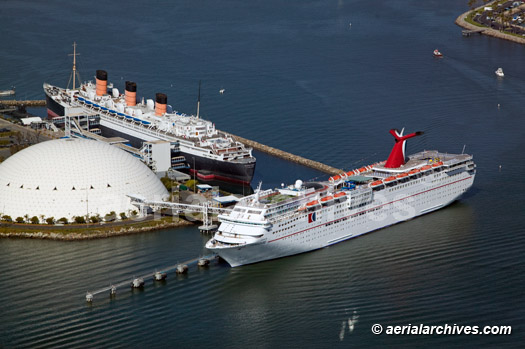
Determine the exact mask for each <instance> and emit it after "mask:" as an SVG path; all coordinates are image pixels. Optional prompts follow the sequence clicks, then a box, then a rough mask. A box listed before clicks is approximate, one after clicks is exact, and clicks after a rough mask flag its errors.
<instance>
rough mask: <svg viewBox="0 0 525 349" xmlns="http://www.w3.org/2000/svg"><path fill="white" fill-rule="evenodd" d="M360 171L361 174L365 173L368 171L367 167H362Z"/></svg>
mask: <svg viewBox="0 0 525 349" xmlns="http://www.w3.org/2000/svg"><path fill="white" fill-rule="evenodd" d="M358 171H359V173H363V172H365V171H366V168H365V167H361V168H360V169H359V170H358Z"/></svg>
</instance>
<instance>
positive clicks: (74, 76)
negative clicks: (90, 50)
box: [67, 42, 80, 90]
mask: <svg viewBox="0 0 525 349" xmlns="http://www.w3.org/2000/svg"><path fill="white" fill-rule="evenodd" d="M68 56H73V71H72V72H71V76H72V77H73V90H74V89H75V78H76V77H77V76H78V80H79V81H80V74H79V73H78V71H77V56H80V53H77V43H76V42H73V54H69V55H68ZM69 81H70V82H71V78H69ZM67 85H68V87H69V83H68V84H67Z"/></svg>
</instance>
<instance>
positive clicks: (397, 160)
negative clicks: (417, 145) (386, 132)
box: [385, 129, 423, 168]
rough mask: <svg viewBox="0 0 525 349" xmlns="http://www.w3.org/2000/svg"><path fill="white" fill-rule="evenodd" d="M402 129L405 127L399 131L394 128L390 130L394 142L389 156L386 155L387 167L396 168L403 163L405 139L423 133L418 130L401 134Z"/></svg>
mask: <svg viewBox="0 0 525 349" xmlns="http://www.w3.org/2000/svg"><path fill="white" fill-rule="evenodd" d="M404 130H405V129H402V130H401V131H399V130H396V129H392V130H390V134H391V135H392V136H394V138H395V140H396V144H394V147H393V148H392V151H391V152H390V156H389V157H388V160H386V163H385V167H387V168H398V167H400V166H401V165H404V164H405V146H406V140H407V139H409V138H412V137H415V136H419V135H422V134H423V132H421V131H418V132H414V133H410V134H408V135H405V136H403V131H404Z"/></svg>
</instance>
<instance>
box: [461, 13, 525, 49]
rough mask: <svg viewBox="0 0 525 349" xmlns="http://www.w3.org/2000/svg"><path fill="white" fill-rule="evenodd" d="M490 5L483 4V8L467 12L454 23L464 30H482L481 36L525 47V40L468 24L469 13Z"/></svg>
mask: <svg viewBox="0 0 525 349" xmlns="http://www.w3.org/2000/svg"><path fill="white" fill-rule="evenodd" d="M490 4H491V3H487V4H483V5H482V6H479V7H476V8H475V9H473V10H469V11H467V12H464V13H462V14H461V15H459V16H458V18H456V20H455V22H454V23H456V25H458V26H459V27H461V28H463V29H467V30H475V31H479V30H481V31H480V34H483V35H487V36H491V37H494V38H498V39H503V40H507V41H512V42H515V43H517V44H522V45H525V38H519V37H517V36H514V35H510V34H505V33H503V32H500V31H499V30H496V29H492V28H489V27H485V26H477V25H473V24H470V23H469V22H467V21H466V20H465V18H467V16H468V15H469V13H471V12H472V11H477V10H479V9H481V8H483V7H486V6H488V5H490Z"/></svg>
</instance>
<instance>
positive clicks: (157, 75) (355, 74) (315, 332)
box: [0, 0, 525, 348]
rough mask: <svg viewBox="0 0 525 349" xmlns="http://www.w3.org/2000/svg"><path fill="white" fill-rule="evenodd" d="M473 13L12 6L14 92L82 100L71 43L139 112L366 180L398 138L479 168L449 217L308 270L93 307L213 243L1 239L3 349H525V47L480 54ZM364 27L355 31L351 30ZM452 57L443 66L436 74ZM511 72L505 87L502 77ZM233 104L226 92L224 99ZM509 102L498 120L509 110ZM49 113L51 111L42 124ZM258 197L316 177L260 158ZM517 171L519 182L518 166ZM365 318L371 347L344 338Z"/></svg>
mask: <svg viewBox="0 0 525 349" xmlns="http://www.w3.org/2000/svg"><path fill="white" fill-rule="evenodd" d="M467 8H468V7H467V2H466V1H452V0H441V1H435V0H432V1H424V2H421V1H413V0H412V1H399V0H393V1H388V2H385V1H368V2H364V1H353V0H346V1H345V0H338V1H286V2H282V1H272V0H267V1H251V2H243V1H234V0H222V1H209V0H202V1H178V2H172V1H154V2H144V1H93V2H71V1H65V0H63V1H59V0H49V1H45V2H42V1H16V0H3V1H2V4H1V6H0V17H1V18H2V26H1V27H0V33H1V37H2V50H0V89H6V88H9V87H10V86H11V85H15V86H16V89H17V96H16V97H17V98H19V99H43V97H44V94H43V91H42V83H43V82H44V81H46V82H49V83H55V84H58V85H60V86H65V85H66V84H67V82H68V80H69V72H70V69H71V57H69V56H68V54H69V53H71V51H72V46H71V44H72V42H73V41H76V42H77V44H78V52H79V53H80V54H81V55H80V57H79V65H78V68H79V71H80V73H81V76H82V78H83V79H85V80H87V79H93V75H94V74H95V70H96V69H104V70H106V71H107V72H108V75H109V80H110V81H113V82H114V83H115V85H116V87H118V88H120V89H121V90H122V89H123V82H124V81H125V80H132V81H135V82H137V85H138V95H141V96H145V97H146V98H151V97H152V96H153V95H154V93H156V92H164V93H166V94H167V95H168V103H169V104H172V105H173V106H174V107H175V108H176V109H177V110H179V111H182V112H186V113H194V112H195V110H196V99H197V89H198V82H199V80H202V82H203V84H202V94H201V110H200V111H201V115H203V116H204V117H205V118H208V119H211V120H213V121H214V122H215V123H216V125H217V127H218V128H219V129H222V130H225V131H229V132H232V133H234V134H239V135H242V136H243V137H246V138H249V139H253V140H256V141H260V142H262V143H265V144H268V145H271V146H274V147H277V148H280V149H283V150H286V151H289V152H291V153H295V154H298V155H302V156H305V157H307V158H310V159H313V160H317V161H321V162H323V163H326V164H329V165H331V166H334V167H340V168H344V169H353V168H355V167H357V166H359V167H360V166H361V165H364V164H370V163H373V162H376V161H379V160H384V159H386V157H387V156H388V153H389V151H390V149H391V146H392V143H393V142H392V137H391V136H390V135H389V134H388V130H389V129H390V128H402V127H406V130H407V131H416V130H422V131H424V132H425V134H424V135H423V136H421V137H418V138H415V139H412V140H410V141H409V144H408V146H407V152H408V153H412V152H416V151H419V150H422V149H439V150H440V151H449V152H461V151H462V149H463V147H464V146H465V151H466V152H467V153H472V154H474V157H475V160H476V164H477V166H478V175H477V177H476V181H475V183H474V187H473V188H472V189H471V190H470V192H468V193H467V195H466V196H464V197H463V199H462V200H461V201H459V202H457V203H454V204H453V205H451V206H449V207H448V208H446V209H443V210H440V211H438V212H435V213H432V214H428V215H426V216H423V217H420V218H418V219H415V220H412V221H409V222H406V223H402V224H399V225H396V226H392V227H389V228H386V229H383V230H380V231H377V232H374V233H373V234H369V235H365V236H363V237H360V238H358V239H354V240H352V241H348V242H345V243H341V244H338V245H335V246H332V247H330V248H326V249H323V250H319V251H316V252H312V253H308V254H303V255H300V256H295V257H290V258H285V259H280V260H276V261H270V262H265V263H260V264H255V265H250V266H245V267H241V268H235V269H231V268H229V267H228V266H227V265H224V264H214V265H212V266H211V267H210V268H209V270H197V269H196V268H193V269H191V270H190V273H189V275H188V276H186V277H177V276H175V275H169V276H168V280H167V282H166V283H165V284H153V283H152V282H151V281H150V282H149V283H147V285H146V287H145V289H144V291H142V292H130V291H129V290H127V289H125V290H119V291H118V294H117V297H116V298H115V299H113V300H110V299H109V297H107V296H106V295H103V296H102V295H100V296H98V297H96V298H95V302H94V304H93V305H91V306H89V305H86V304H85V301H84V295H85V292H86V291H87V290H93V289H96V288H100V287H104V286H106V285H109V283H111V282H118V281H122V280H125V279H130V278H131V277H132V276H133V275H142V274H146V273H149V272H153V271H154V270H155V269H156V268H162V267H163V266H168V265H173V264H176V263H177V262H179V261H183V260H187V259H191V258H194V257H197V256H199V255H202V254H204V253H206V251H205V250H204V243H205V241H206V240H207V239H208V237H206V236H201V235H200V234H199V233H198V231H197V229H196V228H195V227H188V228H181V229H174V230H164V231H159V232H154V233H148V234H139V235H134V236H125V237H118V238H111V239H105V240H94V241H82V242H72V243H71V242H52V241H38V240H8V239H3V240H0V266H1V268H2V272H1V273H0V285H2V287H1V290H0V309H2V311H1V312H0V314H1V315H0V346H2V347H44V346H45V347H123V346H132V347H189V348H195V347H212V346H214V347H236V348H246V347H309V348H320V347H336V346H337V347H350V346H359V347H368V346H370V347H375V346H396V347H406V346H418V347H421V346H432V347H478V346H481V345H483V346H490V347H502V346H510V347H517V346H520V345H522V343H523V340H524V339H525V338H524V337H525V336H524V335H523V332H524V330H525V329H524V325H523V324H524V320H525V305H524V301H523V296H522V293H523V288H524V286H525V278H524V276H523V271H524V270H525V269H524V259H523V252H522V251H523V250H524V248H525V238H524V236H523V226H525V215H524V214H523V209H524V208H525V196H524V194H525V190H524V189H525V184H524V183H525V181H524V180H523V178H522V176H523V173H525V166H524V163H525V162H524V155H523V149H524V147H525V140H524V139H525V137H524V133H525V132H524V130H525V127H524V126H525V121H524V120H525V119H524V113H523V105H524V102H525V97H524V96H525V95H524V92H525V78H524V77H525V65H523V64H522V62H524V60H525V46H520V45H517V44H514V43H511V42H506V41H501V40H497V39H494V38H489V37H485V36H473V37H470V38H464V37H462V36H461V30H460V28H458V27H457V26H455V25H454V20H455V18H456V17H457V16H458V15H459V14H460V13H462V12H464V11H466V10H467ZM350 23H351V25H350ZM436 48H438V49H439V50H440V51H441V52H442V53H443V54H444V58H443V59H435V58H434V57H432V51H433V50H434V49H436ZM498 67H502V68H503V69H504V71H505V78H504V79H497V78H496V76H495V74H494V71H495V70H496V69H497V68H498ZM221 88H224V89H226V92H225V93H224V94H222V95H221V94H219V92H218V91H219V89H221ZM498 105H499V107H498ZM35 112H36V113H43V111H42V110H41V109H40V111H38V110H37V111H35ZM256 156H257V158H258V164H257V169H256V174H255V178H254V184H257V183H258V182H259V181H262V182H263V187H265V188H267V187H274V186H278V185H280V183H281V182H285V183H291V182H293V181H295V180H296V179H297V178H301V179H303V180H306V179H310V178H314V177H318V176H319V175H320V173H318V172H317V171H314V170H311V169H306V168H304V167H301V166H298V165H295V164H290V163H288V162H285V161H283V160H279V159H274V158H272V157H269V156H267V155H265V154H261V153H257V154H256ZM500 166H501V168H500ZM354 311H355V312H356V314H357V315H358V316H359V319H358V322H357V323H356V325H355V329H354V331H353V332H350V331H349V330H348V328H347V327H345V328H343V330H344V331H341V329H342V324H343V322H346V321H347V320H348V319H349V318H351V317H352V316H353V314H354ZM374 323H380V324H382V325H383V326H387V325H407V324H420V323H423V324H425V325H444V324H451V325H452V324H454V323H456V324H460V325H478V326H484V325H511V326H512V335H511V336H467V335H461V336H406V335H405V336H387V335H381V336H374V335H373V334H372V333H371V331H370V328H371V326H372V324H374Z"/></svg>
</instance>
